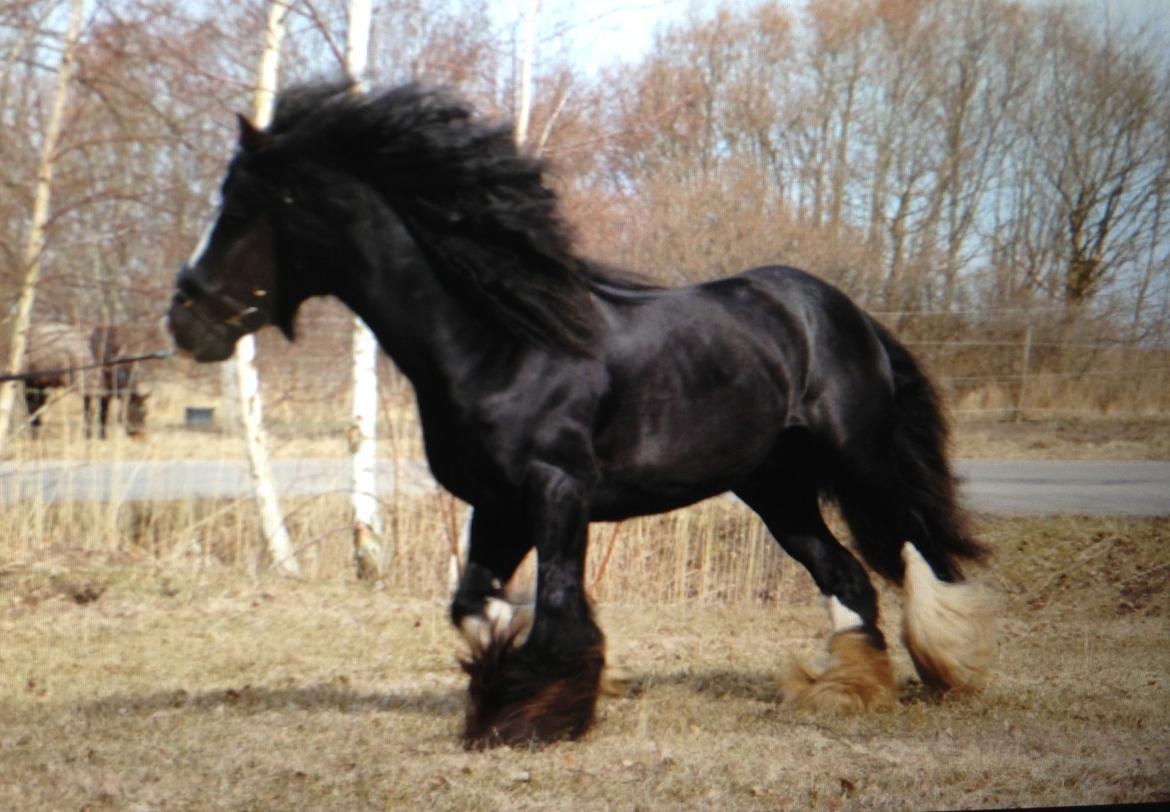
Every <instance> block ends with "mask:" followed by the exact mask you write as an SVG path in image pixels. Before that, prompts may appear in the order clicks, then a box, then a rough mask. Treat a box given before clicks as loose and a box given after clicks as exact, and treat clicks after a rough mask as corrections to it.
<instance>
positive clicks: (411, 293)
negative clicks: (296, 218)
mask: <svg viewBox="0 0 1170 812" xmlns="http://www.w3.org/2000/svg"><path fill="white" fill-rule="evenodd" d="M376 231H377V234H376V236H375V235H371V237H372V239H371V241H370V243H369V245H368V246H367V247H365V248H364V250H361V251H359V252H358V253H359V254H360V256H361V259H360V260H359V261H357V262H355V263H353V264H352V265H351V266H350V267H348V268H346V271H345V273H344V274H343V275H341V276H340V277H339V280H338V282H337V287H336V289H334V290H331V291H329V292H330V293H332V294H333V295H334V296H336V297H337V298H338V299H340V300H341V301H342V303H344V304H345V305H346V306H347V307H348V308H349V309H350V310H352V311H353V312H354V313H355V314H356V315H357V316H359V317H361V319H362V321H364V322H365V323H366V325H367V326H368V327H369V328H370V330H371V331H372V332H373V333H374V335H375V337H377V339H378V343H379V345H380V346H381V347H382V349H383V350H384V351H385V352H386V354H387V355H389V356H390V358H391V359H392V360H393V361H394V363H395V364H396V365H397V366H398V368H399V369H400V370H402V372H403V373H404V374H405V375H406V376H407V377H408V378H409V379H410V380H411V382H412V383H413V384H414V385H415V388H416V389H417V390H419V391H422V390H431V391H434V390H436V389H441V388H446V387H448V386H450V384H451V382H452V381H453V380H454V379H457V378H458V377H459V376H460V371H461V369H465V368H466V366H467V364H468V361H469V359H474V358H475V357H479V356H482V355H483V354H484V353H490V352H494V351H496V350H497V348H499V347H501V346H502V345H504V344H506V343H508V342H509V339H508V338H507V337H506V336H505V335H504V334H503V333H502V331H501V330H500V329H499V328H498V327H495V326H494V325H493V324H491V323H489V321H488V320H487V319H485V318H483V317H482V316H480V315H478V314H477V313H475V312H474V311H473V310H472V309H471V308H470V307H468V305H467V304H466V303H465V301H464V300H463V299H461V298H460V297H458V296H455V295H453V294H452V292H451V291H450V289H449V288H448V287H447V286H446V285H445V284H443V282H441V281H440V278H439V275H438V274H437V273H436V272H435V269H434V268H433V267H432V266H431V265H430V262H429V261H428V259H427V258H426V256H425V255H424V253H423V252H422V251H421V250H420V249H419V247H418V245H417V244H416V243H415V241H414V239H413V238H412V237H411V235H410V233H409V232H408V231H407V229H406V227H405V226H404V225H403V224H402V223H401V221H399V220H398V219H397V217H394V216H393V215H390V216H388V217H387V218H384V219H382V222H380V223H379V225H378V227H377V228H376Z"/></svg>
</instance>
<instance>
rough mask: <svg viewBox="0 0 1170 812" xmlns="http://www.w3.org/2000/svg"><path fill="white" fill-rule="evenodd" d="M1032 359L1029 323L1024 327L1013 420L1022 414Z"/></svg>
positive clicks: (1030, 327)
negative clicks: (1018, 383) (1018, 384)
mask: <svg viewBox="0 0 1170 812" xmlns="http://www.w3.org/2000/svg"><path fill="white" fill-rule="evenodd" d="M1031 359H1032V325H1031V324H1030V323H1029V324H1028V326H1027V327H1026V328H1025V329H1024V350H1023V352H1022V353H1021V354H1020V388H1019V389H1018V390H1017V391H1016V414H1015V422H1016V423H1019V422H1020V420H1021V419H1022V418H1023V416H1024V391H1025V390H1026V389H1027V388H1028V375H1029V374H1030V372H1031V370H1030V369H1029V367H1030V366H1031V363H1032V361H1031Z"/></svg>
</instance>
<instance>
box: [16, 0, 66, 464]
mask: <svg viewBox="0 0 1170 812" xmlns="http://www.w3.org/2000/svg"><path fill="white" fill-rule="evenodd" d="M83 7H84V0H73V2H72V4H71V6H70V12H69V25H68V28H67V29H66V31H65V36H64V39H63V40H62V46H63V47H62V50H61V63H60V65H59V66H58V68H57V81H56V87H55V88H54V90H53V101H52V107H51V108H50V110H49V117H48V120H47V121H46V122H45V137H44V141H42V143H41V152H40V159H39V160H38V163H37V178H36V185H35V191H34V194H33V206H32V216H31V218H30V220H29V228H28V236H27V239H26V240H25V247H24V253H23V256H22V267H23V268H24V277H23V280H22V281H21V287H20V297H19V298H18V299H17V303H16V311H15V312H14V314H13V318H12V343H11V347H10V349H9V358H8V368H9V370H11V371H12V372H13V373H17V372H20V370H21V368H22V367H23V366H24V355H25V349H26V347H27V343H28V327H29V323H30V322H31V321H32V310H33V303H34V302H35V301H36V295H37V282H38V281H39V279H40V275H41V254H42V253H43V251H44V248H45V241H46V235H47V229H48V224H49V216H50V211H51V203H52V192H53V169H54V167H55V165H56V160H57V148H58V145H59V143H60V141H61V130H62V124H63V122H64V120H65V108H66V104H67V102H68V99H69V84H70V80H71V79H72V77H73V72H74V55H75V53H76V51H77V41H78V39H79V38H80V36H81V19H82V12H83ZM16 387H17V382H16V381H8V382H6V383H3V384H0V454H2V453H3V451H4V445H5V441H6V439H7V437H8V425H9V423H10V422H11V420H12V411H13V407H14V405H15V403H16Z"/></svg>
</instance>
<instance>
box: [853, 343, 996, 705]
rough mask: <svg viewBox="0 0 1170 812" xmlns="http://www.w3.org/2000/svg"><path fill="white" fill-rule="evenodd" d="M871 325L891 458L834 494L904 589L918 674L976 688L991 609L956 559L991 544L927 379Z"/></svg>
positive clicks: (983, 668)
mask: <svg viewBox="0 0 1170 812" xmlns="http://www.w3.org/2000/svg"><path fill="white" fill-rule="evenodd" d="M873 329H874V331H875V333H876V334H877V336H878V339H879V341H880V342H881V345H882V347H883V349H884V350H885V353H886V356H887V358H888V359H889V364H890V369H891V371H892V373H893V383H894V392H893V405H894V415H893V426H892V431H891V441H890V446H889V447H891V451H892V453H891V455H890V456H891V457H892V459H888V460H887V464H886V465H885V466H884V468H885V470H884V472H883V471H882V469H880V468H871V469H870V470H869V471H868V472H867V474H866V475H865V477H864V481H865V484H867V485H868V486H869V487H867V488H864V489H863V488H862V487H861V483H860V482H854V487H851V488H847V489H846V490H845V492H843V493H841V494H839V496H840V497H841V498H840V499H839V501H840V505H841V510H842V513H843V514H844V515H845V519H846V521H847V523H848V524H849V527H850V530H851V531H852V533H853V536H854V539H855V541H856V543H857V545H858V548H859V550H860V552H861V553H862V556H863V557H864V558H865V559H866V561H867V562H869V564H870V566H872V567H873V568H874V569H876V570H877V571H878V572H880V573H881V574H882V575H884V576H886V577H887V578H890V579H891V580H894V581H896V582H900V583H901V584H902V585H903V587H904V590H905V615H904V619H903V639H904V641H905V643H906V646H907V649H908V651H909V653H910V657H911V659H912V660H913V661H914V665H915V667H916V668H917V670H918V673H919V675H920V676H921V677H922V679H923V681H924V682H925V683H926V684H927V685H929V686H931V687H934V688H939V689H949V690H959V691H968V690H977V689H978V688H980V687H982V685H983V684H984V683H985V682H986V680H987V678H988V675H989V672H990V668H991V664H992V661H993V660H994V654H995V643H994V622H993V614H992V609H993V607H992V602H991V600H990V598H989V596H988V594H987V593H986V592H985V591H984V590H983V589H982V588H980V587H979V586H978V585H974V584H967V583H961V582H962V580H963V573H962V568H961V565H962V564H963V563H964V562H969V561H976V562H977V561H984V560H986V559H987V558H988V557H989V556H990V549H989V548H988V547H987V546H986V545H984V544H983V543H981V542H980V541H979V540H978V539H976V538H975V537H974V535H973V534H972V532H971V530H970V527H969V525H968V522H967V519H966V515H965V513H964V512H963V510H962V508H961V507H960V505H959V502H958V482H957V480H956V477H955V475H954V472H953V471H952V469H951V465H950V461H949V460H948V457H947V442H948V427H947V421H946V417H945V415H944V413H943V410H942V406H941V402H940V399H939V396H938V392H937V390H936V389H935V387H934V384H933V383H932V382H931V381H930V379H929V378H928V377H927V375H926V373H925V371H924V370H923V369H922V367H921V365H920V364H919V363H918V361H917V359H915V357H914V356H913V354H911V352H910V351H909V350H908V349H907V348H906V347H905V346H903V345H902V344H901V343H900V342H899V341H898V340H897V339H895V338H894V337H893V336H892V335H891V334H890V333H889V332H888V331H887V330H886V329H885V328H884V327H882V326H881V325H879V324H877V323H876V322H873ZM891 463H892V465H891ZM891 468H892V470H890V469H891Z"/></svg>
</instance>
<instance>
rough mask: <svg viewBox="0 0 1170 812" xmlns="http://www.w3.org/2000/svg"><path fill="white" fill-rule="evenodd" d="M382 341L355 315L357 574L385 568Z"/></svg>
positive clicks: (361, 58)
mask: <svg viewBox="0 0 1170 812" xmlns="http://www.w3.org/2000/svg"><path fill="white" fill-rule="evenodd" d="M370 22H371V8H370V0H350V4H349V26H348V34H347V37H346V51H345V63H346V70H347V71H348V73H349V76H350V78H351V79H353V80H354V82H355V83H356V87H355V90H356V92H359V93H360V92H364V91H365V90H366V81H365V73H366V65H367V64H368V62H369V45H370ZM377 420H378V341H377V339H376V338H374V334H373V332H371V330H370V328H369V327H367V326H366V324H365V323H364V322H363V321H362V320H361V319H360V318H357V317H354V320H353V411H352V422H351V423H350V428H349V448H350V454H351V465H350V504H351V509H352V513H353V554H354V565H355V567H356V570H357V575H358V578H361V579H366V580H373V579H376V578H378V577H379V576H380V575H381V572H382V562H383V559H384V556H385V553H384V552H383V550H382V547H381V545H380V544H379V542H378V539H380V538H381V536H382V517H381V515H380V514H379V512H378V500H377V465H378V454H377V450H378V447H377Z"/></svg>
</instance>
